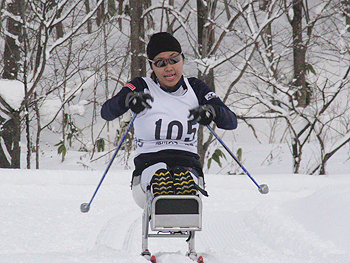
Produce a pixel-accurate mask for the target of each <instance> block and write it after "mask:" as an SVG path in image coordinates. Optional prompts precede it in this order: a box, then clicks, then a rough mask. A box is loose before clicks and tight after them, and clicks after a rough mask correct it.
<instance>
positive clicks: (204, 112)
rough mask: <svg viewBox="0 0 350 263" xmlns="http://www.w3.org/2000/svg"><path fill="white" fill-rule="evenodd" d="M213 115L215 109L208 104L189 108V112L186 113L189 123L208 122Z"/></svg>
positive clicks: (214, 114)
mask: <svg viewBox="0 0 350 263" xmlns="http://www.w3.org/2000/svg"><path fill="white" fill-rule="evenodd" d="M215 116H216V113H215V109H214V107H213V106H212V105H209V104H205V105H201V106H198V107H197V108H194V109H192V110H190V114H189V115H188V117H189V118H190V123H191V124H196V123H199V124H202V125H208V124H210V123H211V121H212V120H213V119H214V118H215Z"/></svg>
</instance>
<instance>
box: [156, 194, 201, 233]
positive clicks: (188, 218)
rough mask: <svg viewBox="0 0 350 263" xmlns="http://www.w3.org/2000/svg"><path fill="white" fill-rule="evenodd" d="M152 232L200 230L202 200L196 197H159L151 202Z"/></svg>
mask: <svg viewBox="0 0 350 263" xmlns="http://www.w3.org/2000/svg"><path fill="white" fill-rule="evenodd" d="M150 223H151V229H152V230H153V231H200V230H202V200H201V198H200V197H199V196H197V195H181V196H177V195H160V196H157V197H155V198H154V199H153V200H152V204H151V220H150Z"/></svg>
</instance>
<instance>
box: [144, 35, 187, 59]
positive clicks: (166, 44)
mask: <svg viewBox="0 0 350 263" xmlns="http://www.w3.org/2000/svg"><path fill="white" fill-rule="evenodd" d="M166 51H176V52H179V53H181V52H182V50H181V45H180V43H179V41H177V39H176V38H175V37H173V36H172V35H171V34H169V33H167V32H160V33H156V34H154V35H152V36H151V39H150V40H149V42H148V45H147V56H148V58H149V59H150V60H153V59H154V57H155V56H157V55H158V54H160V53H162V52H166Z"/></svg>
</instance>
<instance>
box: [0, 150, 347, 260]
mask: <svg viewBox="0 0 350 263" xmlns="http://www.w3.org/2000/svg"><path fill="white" fill-rule="evenodd" d="M261 151H262V149H256V151H252V154H255V156H256V157H258V156H259V154H257V153H259V152H261ZM260 155H261V158H263V159H264V158H265V157H264V156H263V155H262V154H260ZM46 157H47V159H46V161H45V163H44V164H43V165H42V168H44V169H42V170H25V169H21V170H7V169H0V207H1V209H0V222H1V224H0V262H1V263H4V262H6V263H17V262H24V263H71V262H72V263H73V262H78V263H80V262H83V263H87V262H89V263H95V262H96V263H104V262H108V263H112V262H116V263H117V262H118V263H131V262H133V263H135V262H139V263H143V262H147V261H146V260H145V259H144V258H142V257H141V256H140V252H141V214H142V210H141V209H140V208H139V207H138V206H137V205H136V204H135V203H134V201H133V199H132V195H131V191H130V187H129V185H130V177H131V170H124V169H123V168H122V167H119V166H118V163H115V164H113V166H112V168H111V170H110V172H109V173H108V175H107V176H106V179H105V181H104V182H103V184H102V186H101V188H100V190H99V192H98V193H97V195H96V197H95V199H94V201H93V203H92V205H91V209H90V211H89V212H88V213H81V211H80V204H81V203H84V202H88V201H89V200H90V198H91V196H92V194H93V192H94V191H95V189H96V186H97V184H98V183H99V181H100V179H101V176H102V174H103V171H104V169H105V166H106V165H105V164H104V163H103V165H100V166H97V167H95V170H93V171H91V170H90V169H87V170H83V169H82V165H81V164H77V161H76V160H74V161H73V159H74V158H71V157H70V152H68V156H67V161H66V162H65V163H63V164H60V162H59V157H58V156H57V155H56V152H55V153H54V154H52V156H51V157H49V156H48V155H47V156H46ZM246 157H247V159H248V160H250V161H256V160H257V159H254V158H252V156H247V155H246ZM282 159H283V158H282ZM257 163H258V164H259V165H255V166H254V165H253V163H248V164H247V166H246V168H247V169H248V170H250V171H251V173H252V176H253V177H254V178H255V179H256V181H257V182H258V183H260V184H263V183H264V184H267V185H268V186H269V188H270V193H269V194H267V195H262V194H260V193H259V192H258V190H257V188H256V186H255V185H254V184H253V183H252V182H251V181H250V180H249V178H248V177H247V176H246V175H225V174H207V175H206V182H207V190H208V192H209V195H210V196H209V198H203V231H201V232H198V233H197V236H196V248H197V252H198V253H199V254H201V255H202V256H203V257H204V260H205V262H206V263H231V262H241V263H250V262H252V263H256V262H261V263H269V262H271V263H280V262H283V263H290V262H295V263H296V262H297V263H303V262H305V263H306V262H307V263H310V262H315V263H316V262H317V263H322V262H326V263H330V262H339V263H346V262H350V238H349V237H350V224H349V222H350V221H349V220H350V175H349V173H344V170H348V171H349V169H348V168H346V166H348V167H349V165H348V162H345V164H344V162H343V164H342V165H339V163H337V162H333V166H332V167H329V169H330V170H331V171H333V172H332V174H330V175H327V176H309V175H293V174H286V173H285V171H287V170H290V167H288V169H284V170H283V169H282V168H281V167H282V166H281V167H278V166H277V168H276V166H275V168H273V167H272V166H270V168H269V167H268V166H266V165H265V166H264V165H261V160H259V161H257ZM282 163H283V162H282ZM260 165H261V167H260V168H259V169H258V167H259V166H260ZM284 165H285V164H284ZM344 166H345V167H344ZM75 168H76V169H75ZM337 168H338V171H341V172H339V173H337V172H336V171H337ZM278 169H280V171H281V172H280V173H278V172H276V170H278ZM258 170H260V171H262V172H261V173H259V172H258ZM269 170H270V171H274V173H273V174H271V173H268V171H269ZM149 247H150V250H151V252H152V253H153V254H155V255H156V256H157V258H158V261H159V262H160V263H186V262H188V263H190V262H193V261H191V260H190V259H188V258H187V257H185V256H184V254H185V253H186V250H187V244H186V242H185V240H184V239H156V238H152V239H150V240H149Z"/></svg>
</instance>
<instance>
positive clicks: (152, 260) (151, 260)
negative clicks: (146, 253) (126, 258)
mask: <svg viewBox="0 0 350 263" xmlns="http://www.w3.org/2000/svg"><path fill="white" fill-rule="evenodd" d="M150 262H152V263H157V258H156V256H154V255H153V256H152V257H151V259H150Z"/></svg>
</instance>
